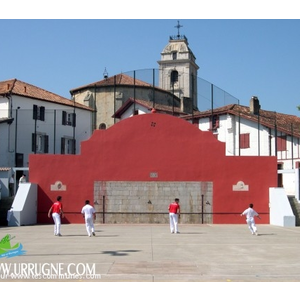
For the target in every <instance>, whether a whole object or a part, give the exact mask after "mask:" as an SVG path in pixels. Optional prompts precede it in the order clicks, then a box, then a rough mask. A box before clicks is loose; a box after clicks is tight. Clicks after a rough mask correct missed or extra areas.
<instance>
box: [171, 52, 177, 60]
mask: <svg viewBox="0 0 300 300" xmlns="http://www.w3.org/2000/svg"><path fill="white" fill-rule="evenodd" d="M172 58H173V60H176V59H177V52H172Z"/></svg>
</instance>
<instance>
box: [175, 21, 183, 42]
mask: <svg viewBox="0 0 300 300" xmlns="http://www.w3.org/2000/svg"><path fill="white" fill-rule="evenodd" d="M174 27H175V28H177V30H178V33H177V38H179V37H180V31H179V29H180V27H183V26H182V25H180V23H179V21H177V25H176V26H174Z"/></svg>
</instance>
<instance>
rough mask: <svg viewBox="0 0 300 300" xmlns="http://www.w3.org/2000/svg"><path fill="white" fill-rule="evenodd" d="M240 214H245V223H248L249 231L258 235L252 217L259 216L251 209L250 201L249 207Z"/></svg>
mask: <svg viewBox="0 0 300 300" xmlns="http://www.w3.org/2000/svg"><path fill="white" fill-rule="evenodd" d="M241 216H246V223H247V224H248V228H249V230H250V232H251V233H252V234H255V235H258V232H257V228H256V224H255V220H254V217H258V218H259V219H260V216H259V214H258V213H257V212H256V211H255V210H254V209H253V204H252V203H250V204H249V207H248V208H247V209H245V210H244V211H243V212H242V213H241Z"/></svg>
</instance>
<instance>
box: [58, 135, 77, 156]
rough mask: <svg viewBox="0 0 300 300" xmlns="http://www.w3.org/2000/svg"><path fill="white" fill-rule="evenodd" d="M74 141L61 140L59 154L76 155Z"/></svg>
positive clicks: (69, 139) (70, 139)
mask: <svg viewBox="0 0 300 300" xmlns="http://www.w3.org/2000/svg"><path fill="white" fill-rule="evenodd" d="M75 146H76V140H74V139H73V138H68V137H62V138H61V154H75V153H76V147H75Z"/></svg>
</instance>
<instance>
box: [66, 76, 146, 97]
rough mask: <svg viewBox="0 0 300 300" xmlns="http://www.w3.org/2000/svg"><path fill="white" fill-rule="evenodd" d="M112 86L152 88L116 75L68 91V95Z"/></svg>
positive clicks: (138, 81)
mask: <svg viewBox="0 0 300 300" xmlns="http://www.w3.org/2000/svg"><path fill="white" fill-rule="evenodd" d="M114 85H135V86H139V87H141V86H142V87H152V85H151V84H149V83H147V82H144V81H142V80H139V79H134V78H133V77H131V76H128V75H126V74H118V75H115V76H111V77H108V78H105V79H103V80H101V81H97V82H94V83H90V84H88V85H84V86H81V87H78V88H75V89H72V90H70V93H71V94H72V93H74V92H76V91H80V90H84V89H87V88H95V87H104V86H114Z"/></svg>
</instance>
